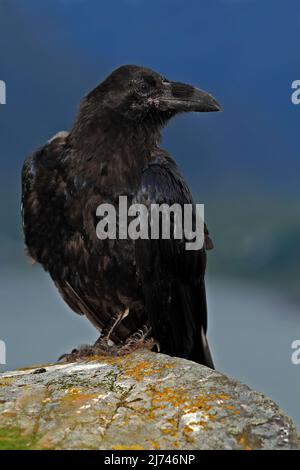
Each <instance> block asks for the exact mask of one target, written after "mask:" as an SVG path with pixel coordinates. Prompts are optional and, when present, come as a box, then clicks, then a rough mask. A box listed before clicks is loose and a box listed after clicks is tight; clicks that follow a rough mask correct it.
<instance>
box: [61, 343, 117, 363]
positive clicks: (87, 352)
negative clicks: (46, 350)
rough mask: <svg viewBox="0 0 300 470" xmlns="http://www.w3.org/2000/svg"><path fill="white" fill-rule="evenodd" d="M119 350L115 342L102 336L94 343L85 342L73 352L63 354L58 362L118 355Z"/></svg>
mask: <svg viewBox="0 0 300 470" xmlns="http://www.w3.org/2000/svg"><path fill="white" fill-rule="evenodd" d="M101 340H102V341H101ZM117 351H118V348H117V346H116V345H115V344H113V343H112V342H108V341H105V339H104V340H103V338H101V337H100V338H99V339H98V340H97V341H96V343H95V344H94V345H88V344H84V345H82V346H79V347H78V348H75V349H73V351H72V352H71V353H67V354H63V355H62V356H60V358H59V359H58V362H62V363H66V362H77V361H82V360H84V359H88V358H91V357H92V356H116V355H117Z"/></svg>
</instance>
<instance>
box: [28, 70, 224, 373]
mask: <svg viewBox="0 0 300 470" xmlns="http://www.w3.org/2000/svg"><path fill="white" fill-rule="evenodd" d="M220 109H221V108H220V105H219V104H218V103H217V101H216V100H215V99H214V98H213V97H212V96H211V95H209V94H208V93H206V92H205V91H202V90H200V89H198V88H194V87H192V86H191V85H187V84H184V83H179V82H174V81H170V80H168V79H167V78H165V77H163V76H161V75H160V74H158V73H156V72H154V71H152V70H150V69H147V68H144V67H139V66H136V65H125V66H122V67H119V68H118V69H116V70H114V71H113V72H112V73H111V74H110V75H109V76H108V77H107V78H106V79H105V80H104V81H103V82H102V83H100V85H98V86H97V87H96V88H95V89H94V90H92V91H91V92H90V93H89V94H88V95H87V96H86V97H85V98H84V99H83V101H82V103H81V106H80V109H79V112H78V116H77V118H76V119H75V122H74V125H73V127H72V129H71V131H70V132H69V133H68V132H60V133H58V134H57V135H56V136H54V137H53V138H52V139H51V140H49V141H48V142H47V143H46V144H45V145H44V146H43V147H41V148H39V149H38V150H37V151H35V152H34V153H33V154H32V155H31V156H29V157H28V158H27V159H26V160H25V162H24V165H23V170H22V219H23V229H24V234H25V244H26V246H27V251H28V253H29V255H30V257H31V258H33V259H34V260H35V261H36V262H38V263H40V264H41V265H42V266H43V267H44V269H45V270H46V271H48V272H49V274H50V276H51V278H52V279H53V281H54V283H55V285H56V287H57V288H58V290H59V292H60V294H61V295H62V297H63V298H64V300H65V301H66V303H67V304H68V305H69V306H70V307H71V309H72V310H74V311H75V312H77V313H78V314H81V315H85V316H86V317H87V318H88V319H89V320H90V321H91V322H92V323H93V325H94V326H95V327H96V328H97V329H98V330H99V332H100V338H99V340H97V342H96V343H95V345H94V346H90V347H88V346H87V347H83V348H82V349H81V350H78V349H75V350H74V351H73V352H72V354H70V355H66V356H67V357H73V358H78V357H82V356H84V355H88V354H91V353H92V352H93V353H95V351H97V350H98V351H100V350H101V351H104V350H105V351H116V350H117V351H118V353H126V352H127V351H129V350H131V348H133V347H134V345H136V344H148V345H149V344H151V346H152V347H153V348H154V346H153V345H154V344H156V345H157V348H158V350H159V351H161V352H163V353H166V354H169V355H173V356H179V357H184V358H188V359H190V360H194V361H196V362H199V363H202V364H205V365H207V366H208V367H211V368H213V367H214V366H213V361H212V358H211V354H210V350H209V347H208V343H207V339H206V331H207V305H206V295H205V284H204V273H205V266H206V250H205V245H204V246H203V247H202V248H201V249H198V250H195V251H187V250H186V249H185V245H184V243H182V240H178V239H174V238H171V239H168V240H166V239H162V238H158V239H155V240H151V239H137V240H132V239H129V238H128V239H106V240H103V239H102V240H100V239H99V238H98V237H97V234H96V225H97V217H96V211H97V207H98V206H99V205H100V204H104V203H109V204H112V205H113V207H117V204H118V200H119V196H120V195H125V196H127V198H128V202H129V204H131V203H140V204H144V205H145V206H146V207H147V208H149V207H150V206H151V204H153V203H155V204H162V203H166V204H169V205H172V204H174V203H177V204H180V205H181V206H182V207H183V205H184V204H193V200H192V196H191V193H190V191H189V188H188V186H187V184H186V183H185V181H184V179H183V177H182V176H181V174H180V172H179V170H178V168H177V166H176V164H175V162H174V161H173V159H172V158H171V156H170V155H169V154H168V153H167V152H166V151H165V150H162V149H161V148H159V142H160V133H161V130H162V128H163V126H164V125H166V124H167V122H168V121H169V120H170V119H171V118H172V117H174V116H175V115H176V114H178V113H181V112H189V111H199V112H202V111H219V110H220ZM205 239H206V245H207V247H208V248H210V247H211V240H210V238H209V235H208V231H207V229H206V228H205Z"/></svg>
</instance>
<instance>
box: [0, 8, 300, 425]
mask: <svg viewBox="0 0 300 470" xmlns="http://www.w3.org/2000/svg"><path fill="white" fill-rule="evenodd" d="M299 33H300V7H299V2H297V0H282V1H281V0H198V1H196V0H189V1H188V2H187V1H183V0H172V1H171V0H152V1H151V2H149V1H146V0H110V1H109V0H103V1H97V0H51V1H50V0H43V1H40V0H0V79H1V80H4V81H5V82H6V85H7V104H6V105H0V155H1V172H0V210H1V231H0V263H1V264H0V266H1V274H0V276H1V278H0V295H1V298H0V309H1V310H0V312H1V317H0V339H3V340H5V341H6V344H7V366H6V367H7V368H13V367H17V366H21V365H25V364H28V363H29V362H39V361H40V362H43V361H49V360H54V359H55V358H56V357H57V356H59V354H61V353H62V352H64V351H65V350H66V349H68V348H70V347H72V346H75V345H76V344H78V343H80V342H85V341H92V340H94V339H95V335H96V334H95V331H94V330H93V329H92V328H91V327H90V326H89V325H88V323H87V321H84V320H83V319H80V318H78V317H76V316H75V315H72V314H71V312H70V311H69V310H68V309H67V307H65V306H64V304H63V303H62V301H61V300H60V299H59V298H58V296H57V294H56V292H55V291H54V288H53V287H52V285H51V284H50V281H49V280H48V277H47V275H46V274H44V273H43V272H42V270H41V269H40V268H39V267H34V268H33V267H30V266H29V265H28V263H27V261H26V259H25V256H24V253H23V242H22V231H21V221H20V214H19V207H20V171H21V166H22V162H23V160H24V158H25V156H26V155H28V154H29V153H31V151H32V150H33V149H35V148H36V147H37V146H39V145H41V144H43V143H44V142H45V141H46V140H47V139H48V138H49V137H51V136H52V135H53V134H54V133H56V132H57V131H59V130H62V129H69V128H70V126H71V124H72V121H73V119H74V116H75V113H76V110H77V108H78V104H79V101H80V99H81V98H82V96H83V95H84V94H85V93H86V92H87V91H89V90H90V89H91V88H92V87H94V86H96V85H97V83H99V82H100V81H101V80H102V79H103V78H105V76H106V75H108V74H109V73H110V71H111V70H112V69H113V68H116V67H118V66H119V65H121V64H125V63H135V64H140V65H144V66H148V67H151V68H153V69H155V70H157V71H159V72H161V73H162V74H163V75H165V76H167V77H168V78H170V79H174V80H180V81H185V82H189V83H191V84H194V85H196V86H199V87H201V88H203V89H206V90H208V91H209V92H211V93H212V94H213V95H214V96H215V97H216V98H217V99H218V100H219V101H220V102H221V104H222V105H223V108H224V112H223V113H213V114H207V115H206V114H201V115H200V114H199V115H198V114H194V115H184V116H180V117H178V118H176V120H174V121H173V122H172V123H171V124H170V125H169V126H168V127H167V129H166V130H165V131H164V137H163V146H164V147H165V148H167V149H168V150H169V151H170V152H171V153H172V155H173V156H174V157H175V158H176V160H177V162H178V164H179V166H180V168H181V170H182V172H183V173H184V175H185V176H186V178H187V180H188V182H189V184H190V186H191V188H192V190H193V194H194V196H195V199H196V200H197V202H203V203H205V211H206V221H207V223H208V226H209V229H210V231H211V234H212V238H213V240H214V242H215V250H214V251H213V252H211V253H209V260H208V262H209V264H208V291H209V306H210V341H211V343H212V349H213V351H214V355H215V359H216V365H217V368H218V369H219V370H221V371H224V372H226V373H228V374H230V375H232V376H235V377H237V378H239V379H241V380H243V381H244V382H246V383H248V384H249V385H251V386H253V387H254V388H256V389H258V390H261V391H263V392H264V393H266V394H268V395H270V396H272V397H273V398H274V399H276V400H277V401H278V402H279V403H280V405H281V406H282V407H283V408H284V409H285V411H286V412H288V413H289V414H290V415H292V416H293V417H294V419H295V420H296V421H297V422H299V423H300V404H299V396H300V394H299V392H300V378H299V377H300V376H299V373H300V365H299V366H295V365H292V364H291V360H290V357H291V353H292V350H291V343H292V341H293V340H295V339H299V338H300V318H299V302H300V292H299V259H300V245H299V238H300V218H299V197H300V185H299V173H300V159H299V152H298V135H299V133H298V126H299V116H300V106H299V107H298V106H295V105H293V104H292V102H291V94H292V89H291V83H292V81H293V80H296V79H300V70H299V52H300V46H299Z"/></svg>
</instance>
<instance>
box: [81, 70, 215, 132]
mask: <svg viewBox="0 0 300 470" xmlns="http://www.w3.org/2000/svg"><path fill="white" fill-rule="evenodd" d="M87 98H88V99H89V98H92V99H93V102H94V104H96V103H97V105H98V106H100V107H101V108H102V109H103V108H104V109H110V110H111V111H113V113H114V114H116V115H118V116H120V117H124V118H125V119H127V120H128V119H129V120H130V121H136V122H141V121H145V120H146V121H147V120H148V119H149V121H151V122H152V123H155V122H157V124H158V125H164V124H165V123H166V122H167V121H168V120H169V119H170V118H171V117H173V116H175V115H176V114H177V113H180V112H189V111H196V112H210V111H220V109H221V106H220V105H219V103H218V102H217V101H216V100H215V99H214V98H213V97H212V96H211V95H209V94H208V93H207V92H205V91H203V90H200V89H199V88H195V87H193V86H191V85H187V84H185V83H180V82H175V81H171V80H168V79H167V78H165V77H163V76H161V75H160V74H159V73H156V72H154V71H153V70H150V69H147V68H144V67H139V66H136V65H124V66H122V67H119V68H118V69H116V70H114V71H113V72H112V73H111V74H110V75H109V76H108V77H107V78H106V79H105V80H104V81H103V82H102V83H101V84H100V85H99V86H98V87H97V88H96V89H95V90H93V91H92V92H91V93H90V94H89V95H88V97H87Z"/></svg>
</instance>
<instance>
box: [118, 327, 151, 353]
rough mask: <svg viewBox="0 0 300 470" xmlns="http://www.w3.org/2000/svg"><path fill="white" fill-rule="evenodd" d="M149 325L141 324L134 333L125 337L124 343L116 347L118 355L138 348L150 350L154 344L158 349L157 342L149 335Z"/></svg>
mask: <svg viewBox="0 0 300 470" xmlns="http://www.w3.org/2000/svg"><path fill="white" fill-rule="evenodd" d="M150 333H151V327H150V326H148V325H144V326H142V327H141V328H140V329H139V330H138V331H137V332H136V333H134V334H133V335H131V336H129V338H127V340H126V342H125V344H124V345H123V346H121V347H119V348H118V351H117V354H118V356H123V355H126V354H130V353H131V352H133V351H136V350H138V349H149V350H152V349H154V347H155V346H156V348H157V350H158V351H159V344H158V343H157V342H156V341H155V339H154V338H152V337H151V336H150Z"/></svg>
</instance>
